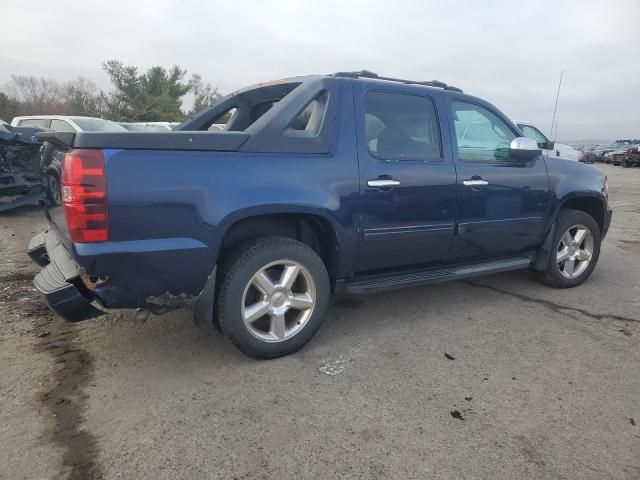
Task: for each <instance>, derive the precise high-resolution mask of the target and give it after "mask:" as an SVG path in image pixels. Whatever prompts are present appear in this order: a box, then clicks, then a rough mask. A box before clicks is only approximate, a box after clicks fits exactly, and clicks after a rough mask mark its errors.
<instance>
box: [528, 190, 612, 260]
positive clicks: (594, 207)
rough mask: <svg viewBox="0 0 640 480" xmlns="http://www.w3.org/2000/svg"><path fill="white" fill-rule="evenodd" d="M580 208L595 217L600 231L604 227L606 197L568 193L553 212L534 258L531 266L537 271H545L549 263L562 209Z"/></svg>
mask: <svg viewBox="0 0 640 480" xmlns="http://www.w3.org/2000/svg"><path fill="white" fill-rule="evenodd" d="M568 209H571V210H580V211H583V212H585V213H587V214H589V215H591V216H592V217H593V219H594V220H595V221H596V223H597V224H598V227H599V228H600V232H601V233H602V231H603V229H604V222H605V210H606V205H605V202H604V199H603V198H602V197H601V196H599V195H595V194H592V195H585V194H575V195H567V196H566V197H565V198H563V199H562V201H560V202H559V203H558V206H557V207H556V210H555V212H554V213H553V217H552V221H551V226H550V227H549V231H548V232H547V234H546V236H545V238H544V241H543V242H542V245H541V246H540V248H539V249H538V253H537V255H536V259H535V260H534V262H533V264H532V266H531V268H532V269H533V270H537V271H544V270H545V269H546V268H547V264H548V263H549V256H550V255H551V252H552V251H553V237H554V235H555V230H556V222H557V219H558V215H559V214H560V211H561V210H568Z"/></svg>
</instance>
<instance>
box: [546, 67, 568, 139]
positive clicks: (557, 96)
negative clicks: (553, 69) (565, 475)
mask: <svg viewBox="0 0 640 480" xmlns="http://www.w3.org/2000/svg"><path fill="white" fill-rule="evenodd" d="M563 74H564V70H561V71H560V81H559V82H558V91H557V93H556V104H555V106H554V107H553V119H552V120H551V131H550V132H549V136H550V137H553V139H554V140H555V139H556V138H555V136H554V133H553V127H554V125H555V123H556V112H557V110H558V98H560V86H561V85H562V75H563ZM556 133H558V127H557V126H556Z"/></svg>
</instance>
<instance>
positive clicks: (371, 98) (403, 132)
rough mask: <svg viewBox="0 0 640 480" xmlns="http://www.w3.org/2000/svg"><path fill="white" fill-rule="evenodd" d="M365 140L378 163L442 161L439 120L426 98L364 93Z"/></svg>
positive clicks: (432, 104)
mask: <svg viewBox="0 0 640 480" xmlns="http://www.w3.org/2000/svg"><path fill="white" fill-rule="evenodd" d="M365 137H366V138H365V140H366V143H367V147H368V149H369V153H371V155H372V156H373V157H375V158H378V159H381V160H421V161H425V160H442V147H441V140H440V129H439V127H438V118H437V115H436V109H435V105H434V103H433V100H431V99H430V98H428V97H423V96H418V95H411V94H405V93H392V92H377V91H373V92H369V93H367V95H366V97H365Z"/></svg>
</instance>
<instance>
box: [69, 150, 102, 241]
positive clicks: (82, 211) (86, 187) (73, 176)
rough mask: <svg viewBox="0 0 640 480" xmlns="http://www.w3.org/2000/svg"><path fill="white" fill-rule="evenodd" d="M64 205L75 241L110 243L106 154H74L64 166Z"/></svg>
mask: <svg viewBox="0 0 640 480" xmlns="http://www.w3.org/2000/svg"><path fill="white" fill-rule="evenodd" d="M62 203H63V204H64V214H65V217H66V219H67V228H68V229H69V234H70V236H71V241H73V242H78V243H84V242H106V241H107V240H109V223H108V221H109V218H108V216H107V176H106V173H105V169H104V155H103V153H102V150H88V149H87V150H84V149H77V150H71V151H70V152H68V153H67V154H66V155H65V157H64V163H63V166H62Z"/></svg>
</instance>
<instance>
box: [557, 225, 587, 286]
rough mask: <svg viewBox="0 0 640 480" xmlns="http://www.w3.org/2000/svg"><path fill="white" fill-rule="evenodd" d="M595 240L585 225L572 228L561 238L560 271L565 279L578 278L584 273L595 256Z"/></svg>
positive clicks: (558, 261) (559, 246)
mask: <svg viewBox="0 0 640 480" xmlns="http://www.w3.org/2000/svg"><path fill="white" fill-rule="evenodd" d="M593 246H594V240H593V235H592V234H591V231H590V230H589V229H588V228H587V227H585V226H584V225H574V226H572V227H570V228H569V229H568V230H567V231H566V232H565V233H564V234H563V235H562V237H561V238H560V242H559V243H558V249H557V256H556V260H557V264H558V270H559V271H560V273H561V274H562V276H564V277H565V278H576V277H579V276H580V275H582V274H583V273H584V271H585V270H586V269H587V267H588V266H589V264H590V263H591V258H592V256H593Z"/></svg>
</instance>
